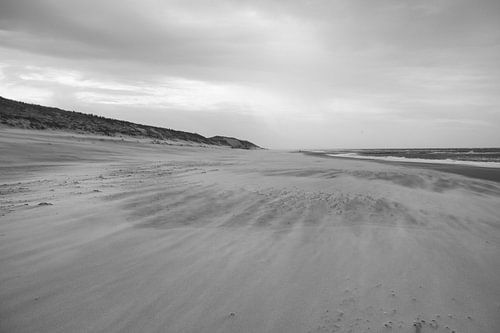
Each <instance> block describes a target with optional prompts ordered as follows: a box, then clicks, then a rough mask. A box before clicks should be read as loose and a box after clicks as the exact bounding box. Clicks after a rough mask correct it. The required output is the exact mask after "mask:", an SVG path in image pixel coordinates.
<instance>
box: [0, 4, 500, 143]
mask: <svg viewBox="0 0 500 333" xmlns="http://www.w3.org/2000/svg"><path fill="white" fill-rule="evenodd" d="M0 96H3V97H6V98H11V99H15V100H20V101H24V102H30V103H36V104H42V105H47V106H56V107H60V108H64V109H68V110H75V111H80V112H85V113H93V114H99V115H103V116H106V117H112V118H118V119H124V120H129V121H133V122H138V123H142V124H148V125H155V126H161V127H167V128H173V129H177V130H184V131H189V132H196V133H199V134H202V135H204V136H213V135H225V136H234V137H238V138H241V139H247V140H250V141H252V142H254V143H256V144H258V145H260V146H263V147H267V148H275V149H313V148H316V149H320V148H389V147H500V1H498V0H492V1H488V0H484V1H483V0H475V1H471V0H380V1H368V0H363V1H361V0H342V1H337V0H309V1H307V0H302V1H296V0H275V1H274V0H255V1H245V0H241V1H236V0H235V1H225V0H221V1H211V0H198V1H196V0H180V1H166V0H161V1H160V0H141V1H129V0H106V1H105V0H86V1H75V0H65V1H61V0H36V1H34V0H3V1H0Z"/></svg>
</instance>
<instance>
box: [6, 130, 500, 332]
mask: <svg viewBox="0 0 500 333" xmlns="http://www.w3.org/2000/svg"><path fill="white" fill-rule="evenodd" d="M0 156H2V157H1V159H0V331H1V332H83V331H85V332H391V331H392V332H452V331H455V332H491V333H494V332H499V331H500V282H499V276H500V184H499V183H497V182H492V181H488V180H481V179H473V178H468V177H464V176H462V175H458V174H450V173H444V172H440V171H437V170H432V169H419V168H411V167H407V166H398V165H389V164H380V163H374V162H370V161H363V160H347V159H327V158H321V157H317V156H305V155H303V154H293V153H284V152H273V151H264V150H255V151H241V150H231V149H226V148H218V147H209V148H200V147H179V146H173V145H154V144H147V143H141V142H136V141H131V140H123V141H122V140H117V139H113V138H109V137H107V138H106V137H97V136H88V135H87V136H86V135H76V134H75V135H71V134H68V133H58V132H51V131H33V130H18V129H1V130H0Z"/></svg>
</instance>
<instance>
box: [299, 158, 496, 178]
mask: <svg viewBox="0 0 500 333" xmlns="http://www.w3.org/2000/svg"><path fill="white" fill-rule="evenodd" d="M301 153H303V154H304V155H312V156H317V157H323V158H335V159H345V160H350V161H358V160H363V161H366V162H374V163H381V164H389V165H399V166H404V167H407V168H421V169H428V170H435V171H441V172H447V173H453V174H457V175H461V176H466V177H469V178H476V179H482V180H490V181H494V182H497V183H500V168H491V167H480V166H473V165H465V164H456V165H454V164H442V163H428V162H414V161H408V162H403V161H401V162H399V161H386V160H377V159H369V158H363V159H360V158H353V157H345V156H332V155H330V154H327V153H319V152H309V151H302V152H301Z"/></svg>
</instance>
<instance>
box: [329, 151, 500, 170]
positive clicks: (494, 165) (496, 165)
mask: <svg viewBox="0 0 500 333" xmlns="http://www.w3.org/2000/svg"><path fill="white" fill-rule="evenodd" d="M325 155H327V156H331V157H344V158H354V159H363V160H381V161H389V162H405V163H430V164H451V165H469V166H475V167H482V168H500V162H480V161H464V160H452V159H426V158H408V157H399V156H365V155H359V154H357V153H337V154H325Z"/></svg>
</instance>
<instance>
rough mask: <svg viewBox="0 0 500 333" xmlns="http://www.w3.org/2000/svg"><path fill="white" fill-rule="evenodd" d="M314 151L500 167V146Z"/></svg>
mask: <svg viewBox="0 0 500 333" xmlns="http://www.w3.org/2000/svg"><path fill="white" fill-rule="evenodd" d="M314 152H316V153H321V154H325V155H328V156H332V157H345V158H358V159H370V160H385V161H396V162H408V163H412V162H413V163H414V162H418V163H438V164H457V165H472V166H479V167H490V168H500V148H426V149H337V150H323V151H314Z"/></svg>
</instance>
